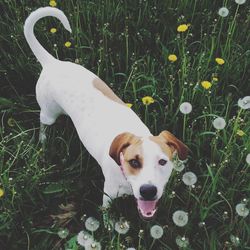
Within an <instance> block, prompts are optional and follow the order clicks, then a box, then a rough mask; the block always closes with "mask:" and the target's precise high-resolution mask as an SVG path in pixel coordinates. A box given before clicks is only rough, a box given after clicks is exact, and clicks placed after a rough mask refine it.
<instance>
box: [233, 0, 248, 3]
mask: <svg viewBox="0 0 250 250" xmlns="http://www.w3.org/2000/svg"><path fill="white" fill-rule="evenodd" d="M235 2H236V3H237V4H244V3H245V2H246V0H235Z"/></svg>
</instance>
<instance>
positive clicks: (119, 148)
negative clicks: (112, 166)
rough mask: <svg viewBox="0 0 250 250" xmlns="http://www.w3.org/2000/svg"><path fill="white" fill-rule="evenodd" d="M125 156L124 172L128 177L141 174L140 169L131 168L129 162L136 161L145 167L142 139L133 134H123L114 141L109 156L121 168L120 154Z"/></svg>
mask: <svg viewBox="0 0 250 250" xmlns="http://www.w3.org/2000/svg"><path fill="white" fill-rule="evenodd" d="M121 152H122V153H123V156H124V165H123V167H124V171H125V174H126V175H137V174H138V173H139V172H140V168H139V169H138V168H137V169H135V168H133V167H131V166H130V164H129V161H130V160H132V159H136V160H138V161H139V162H140V164H141V166H143V158H142V140H141V138H140V137H138V136H135V135H133V134H131V133H128V132H126V133H122V134H120V135H118V136H116V137H115V139H114V140H113V142H112V144H111V146H110V150H109V155H110V156H111V157H112V158H113V160H114V161H115V162H116V163H117V164H118V165H119V166H120V165H121V162H120V153H121Z"/></svg>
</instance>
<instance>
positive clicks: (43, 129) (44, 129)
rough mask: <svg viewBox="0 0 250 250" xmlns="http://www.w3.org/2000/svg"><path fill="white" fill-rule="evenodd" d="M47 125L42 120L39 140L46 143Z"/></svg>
mask: <svg viewBox="0 0 250 250" xmlns="http://www.w3.org/2000/svg"><path fill="white" fill-rule="evenodd" d="M45 131H46V125H45V124H43V123H41V122H40V131H39V142H41V143H42V145H44V143H45V141H46V132H45Z"/></svg>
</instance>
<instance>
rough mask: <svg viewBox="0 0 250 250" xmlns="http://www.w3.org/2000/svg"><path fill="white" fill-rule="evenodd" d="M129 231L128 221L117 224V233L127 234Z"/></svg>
mask: <svg viewBox="0 0 250 250" xmlns="http://www.w3.org/2000/svg"><path fill="white" fill-rule="evenodd" d="M128 230H129V223H128V222H127V221H123V220H120V221H118V222H116V223H115V231H116V232H117V233H119V234H126V233H127V232H128Z"/></svg>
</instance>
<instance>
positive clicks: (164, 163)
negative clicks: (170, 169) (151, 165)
mask: <svg viewBox="0 0 250 250" xmlns="http://www.w3.org/2000/svg"><path fill="white" fill-rule="evenodd" d="M166 163H167V161H166V160H164V159H161V160H159V164H160V165H161V166H164V165H166Z"/></svg>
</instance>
